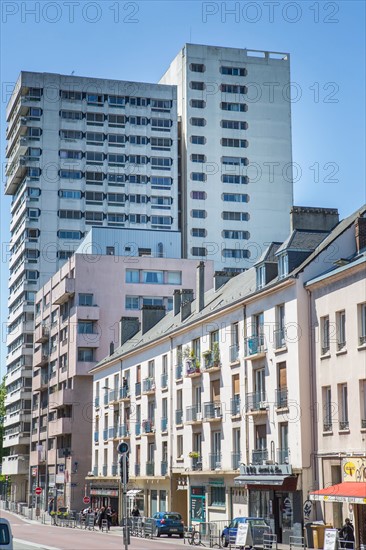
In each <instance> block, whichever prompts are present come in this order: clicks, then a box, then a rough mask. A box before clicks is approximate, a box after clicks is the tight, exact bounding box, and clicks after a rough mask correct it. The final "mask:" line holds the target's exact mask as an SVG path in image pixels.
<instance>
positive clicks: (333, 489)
mask: <svg viewBox="0 0 366 550" xmlns="http://www.w3.org/2000/svg"><path fill="white" fill-rule="evenodd" d="M309 498H310V500H321V501H324V502H350V503H353V504H366V482H363V481H361V482H358V481H344V482H343V483H338V484H337V485H331V486H330V487H326V488H325V489H319V490H318V491H312V492H311V493H310V495H309Z"/></svg>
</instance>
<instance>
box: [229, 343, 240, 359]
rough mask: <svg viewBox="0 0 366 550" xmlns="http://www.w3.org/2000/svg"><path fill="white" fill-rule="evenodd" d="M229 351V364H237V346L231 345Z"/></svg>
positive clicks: (238, 349)
mask: <svg viewBox="0 0 366 550" xmlns="http://www.w3.org/2000/svg"><path fill="white" fill-rule="evenodd" d="M229 350H230V363H237V362H238V361H239V351H240V348H239V344H233V345H232V346H230V348H229Z"/></svg>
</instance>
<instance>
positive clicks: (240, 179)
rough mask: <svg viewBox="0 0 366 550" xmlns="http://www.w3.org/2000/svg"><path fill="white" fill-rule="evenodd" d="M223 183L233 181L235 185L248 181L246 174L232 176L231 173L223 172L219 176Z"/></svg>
mask: <svg viewBox="0 0 366 550" xmlns="http://www.w3.org/2000/svg"><path fill="white" fill-rule="evenodd" d="M221 181H222V182H223V183H233V184H235V185H245V184H247V183H248V182H249V179H248V177H247V176H234V175H233V174H223V175H222V176H221Z"/></svg>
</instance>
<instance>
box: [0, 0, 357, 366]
mask: <svg viewBox="0 0 366 550" xmlns="http://www.w3.org/2000/svg"><path fill="white" fill-rule="evenodd" d="M0 7H1V52H2V53H1V68H0V69H1V81H2V94H1V162H2V166H3V170H2V179H3V182H2V183H4V166H5V156H4V151H5V128H6V123H5V108H6V102H7V100H8V92H9V89H10V88H11V87H12V85H13V83H14V82H15V81H16V79H17V77H18V74H19V72H20V71H21V70H29V71H39V72H55V73H63V74H71V73H72V72H73V71H74V74H75V75H80V76H95V77H99V78H115V79H122V80H137V81H148V82H157V81H158V80H159V78H160V76H161V75H162V74H163V73H164V71H165V69H166V67H167V66H168V65H169V63H170V61H171V60H172V59H173V58H174V57H175V55H176V54H177V52H178V51H179V50H180V48H181V47H182V46H183V44H184V43H185V42H194V43H200V44H211V45H219V46H231V47H238V48H248V49H258V50H270V51H279V52H289V53H290V54H291V78H292V81H293V88H292V90H293V94H294V98H295V97H296V101H295V100H294V101H293V102H292V132H293V161H294V163H296V164H295V170H294V173H295V174H296V180H295V182H294V202H295V204H297V205H302V206H323V207H325V206H329V207H334V208H338V209H339V212H340V216H341V218H343V217H345V216H347V215H348V214H350V213H351V212H353V211H354V210H356V209H357V208H358V207H359V206H360V205H361V204H363V203H364V202H365V105H364V97H365V30H364V29H365V3H364V2H363V1H358V2H357V1H356V2H354V1H347V2H318V1H311V2H307V1H298V2H290V1H289V2H280V1H273V2H272V1H268V2H267V1H264V2H253V1H244V2H221V1H220V2H213V1H210V2H208V1H207V2H200V1H193V2H181V1H179V0H177V1H172V2H169V1H165V2H164V1H163V2H161V1H160V2H154V1H148V2H138V1H127V2H124V1H117V0H112V1H110V0H104V1H102V2H93V1H83V0H75V1H73V2H70V1H69V2H67V1H64V0H58V1H51V0H50V1H48V0H45V1H38V2H33V1H32V2H30V1H27V2H24V1H22V2H18V1H7V0H2V2H1V3H0ZM20 39H21V40H20ZM9 211H10V198H6V197H4V196H2V197H1V241H2V262H1V316H2V326H4V323H5V322H6V303H7V267H6V262H7V258H6V254H5V253H4V251H5V250H6V243H7V242H8V241H9V231H8V228H9V219H10V216H9ZM2 340H4V330H3V331H2ZM5 354H6V351H5V348H4V346H2V359H1V365H0V369H2V368H3V366H4V362H5Z"/></svg>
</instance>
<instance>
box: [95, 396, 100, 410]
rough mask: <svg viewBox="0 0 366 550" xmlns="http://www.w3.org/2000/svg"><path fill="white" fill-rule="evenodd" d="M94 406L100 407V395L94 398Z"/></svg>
mask: <svg viewBox="0 0 366 550" xmlns="http://www.w3.org/2000/svg"><path fill="white" fill-rule="evenodd" d="M94 407H95V408H96V409H99V407H100V397H99V395H98V396H97V397H96V398H95V399H94Z"/></svg>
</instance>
